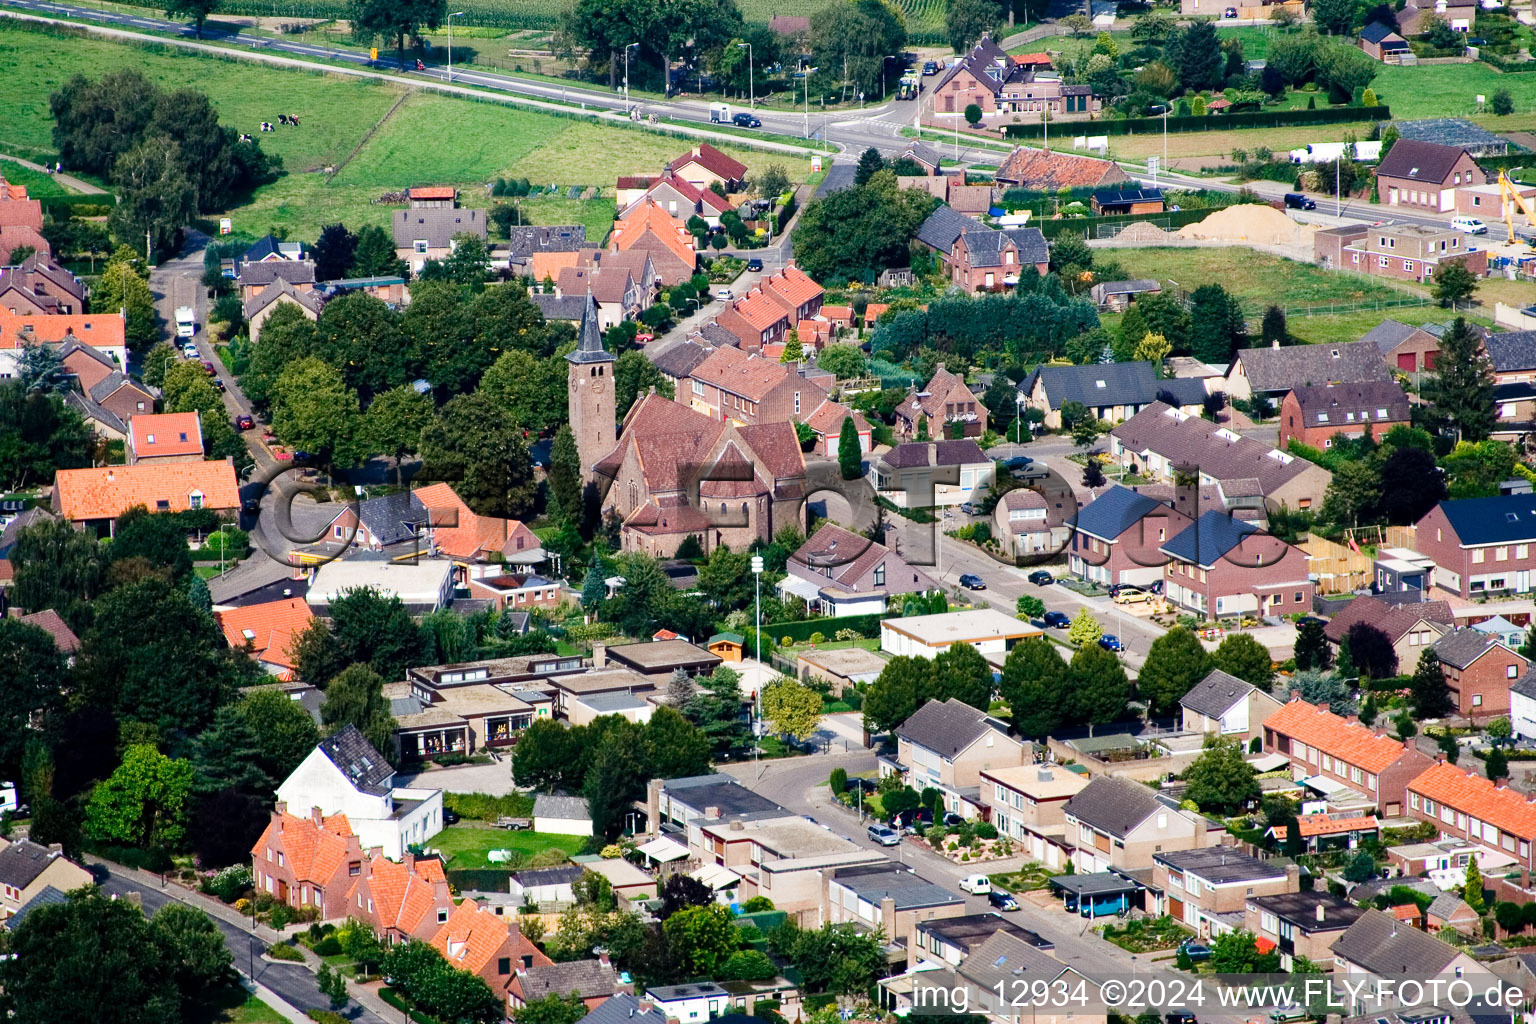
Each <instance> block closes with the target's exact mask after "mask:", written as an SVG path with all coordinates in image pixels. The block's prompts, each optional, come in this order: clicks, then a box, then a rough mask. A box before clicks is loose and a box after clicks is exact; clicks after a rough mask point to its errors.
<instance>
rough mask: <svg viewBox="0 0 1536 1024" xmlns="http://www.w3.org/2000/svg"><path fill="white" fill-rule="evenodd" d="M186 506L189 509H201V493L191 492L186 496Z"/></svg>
mask: <svg viewBox="0 0 1536 1024" xmlns="http://www.w3.org/2000/svg"><path fill="white" fill-rule="evenodd" d="M187 505H188V507H190V508H202V507H203V492H202V491H193V492H192V493H191V494H189V495H187Z"/></svg>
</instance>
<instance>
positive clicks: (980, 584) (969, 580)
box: [960, 572, 987, 590]
mask: <svg viewBox="0 0 1536 1024" xmlns="http://www.w3.org/2000/svg"><path fill="white" fill-rule="evenodd" d="M960 585H961V586H962V587H964V588H965V589H966V590H986V589H987V581H986V580H984V579H982V578H981V577H980V576H977V575H976V574H975V573H973V572H967V573H961V574H960Z"/></svg>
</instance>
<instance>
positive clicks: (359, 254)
mask: <svg viewBox="0 0 1536 1024" xmlns="http://www.w3.org/2000/svg"><path fill="white" fill-rule="evenodd" d="M406 271H407V268H406V265H405V261H404V260H402V259H400V258H399V257H398V256H396V255H395V240H394V239H393V238H392V237H390V233H389V231H388V229H386V228H382V227H379V226H378V225H377V224H366V225H364V226H363V227H361V228H359V229H358V231H357V249H356V250H355V252H354V255H353V257H352V268H351V269H350V270H349V271H348V274H349V275H350V276H352V277H404V276H406ZM263 334H265V332H263Z"/></svg>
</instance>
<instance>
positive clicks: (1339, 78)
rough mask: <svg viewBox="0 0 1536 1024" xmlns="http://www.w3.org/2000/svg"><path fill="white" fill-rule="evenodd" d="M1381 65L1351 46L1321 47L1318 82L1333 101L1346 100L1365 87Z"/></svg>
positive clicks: (1343, 101)
mask: <svg viewBox="0 0 1536 1024" xmlns="http://www.w3.org/2000/svg"><path fill="white" fill-rule="evenodd" d="M1379 67H1380V65H1379V64H1378V63H1377V62H1376V61H1374V60H1372V59H1371V58H1369V57H1367V56H1366V55H1365V54H1364V53H1362V52H1361V51H1360V50H1357V49H1355V48H1354V47H1353V46H1326V45H1325V46H1323V47H1322V48H1321V49H1319V50H1318V52H1317V81H1318V83H1319V84H1321V85H1326V86H1327V87H1328V98H1329V100H1331V101H1332V102H1334V103H1348V102H1350V101H1351V100H1352V99H1353V98H1354V95H1355V90H1356V89H1359V90H1362V91H1363V90H1364V89H1365V87H1366V86H1368V85H1370V84H1371V79H1373V78H1375V77H1376V72H1377V69H1378V68H1379Z"/></svg>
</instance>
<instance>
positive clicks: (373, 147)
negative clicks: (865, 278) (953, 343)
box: [0, 26, 809, 238]
mask: <svg viewBox="0 0 1536 1024" xmlns="http://www.w3.org/2000/svg"><path fill="white" fill-rule="evenodd" d="M0 59H4V60H6V61H7V62H8V64H9V66H10V67H11V68H12V69H13V70H14V71H15V72H16V73H17V75H18V79H17V81H16V83H15V84H14V86H13V87H12V88H11V89H10V90H9V95H8V97H7V116H6V117H3V118H0V153H5V152H18V153H29V154H30V153H47V152H50V145H51V142H50V133H51V128H52V119H51V116H50V115H49V112H48V96H49V94H50V93H52V92H53V91H54V90H55V89H56V88H58V87H59V86H60V85H61V84H63V82H65V81H66V80H68V78H69V77H70V76H72V75H73V74H75V73H77V72H79V73H86V74H91V75H99V74H102V73H104V72H106V71H110V70H113V69H116V68H120V67H134V68H137V69H139V70H140V71H142V72H143V73H144V74H145V75H146V76H147V77H149V78H151V79H153V80H154V81H156V82H159V83H160V84H162V85H164V86H166V87H167V88H173V87H181V86H190V87H193V88H197V89H200V90H202V91H204V92H206V93H207V94H208V95H209V97H210V99H211V100H212V102H213V103H214V105H215V106H216V107H217V108H218V110H219V116H220V119H221V120H222V121H223V122H224V123H226V124H229V125H231V126H232V127H237V128H240V129H242V130H253V131H254V129H255V128H256V127H257V125H258V124H259V122H261V121H263V120H267V121H274V122H275V121H276V120H277V115H278V113H290V114H296V115H298V117H299V121H300V126H299V127H297V128H286V127H279V130H278V131H275V132H271V133H264V134H261V135H258V136H257V137H258V138H259V139H260V140H261V144H262V147H263V148H264V149H267V150H268V151H269V152H273V153H276V154H278V155H279V156H281V157H282V158H283V163H284V166H285V167H286V169H287V171H288V173H287V174H286V175H285V176H284V177H282V178H280V179H279V180H278V181H276V182H274V183H273V184H271V185H267V186H264V187H263V188H261V189H258V190H257V192H256V194H255V196H254V197H253V199H252V201H251V202H250V203H249V204H247V205H246V206H243V207H240V208H238V209H235V210H230V211H226V212H227V214H228V215H229V216H230V217H232V218H233V219H234V221H235V226H236V229H237V230H242V231H247V230H248V231H252V232H255V233H262V232H265V231H266V230H268V229H269V228H273V227H285V228H288V229H289V230H290V231H292V232H294V233H295V235H296V236H297V237H301V238H313V237H314V236H315V235H316V234H317V233H318V231H319V228H320V226H321V225H323V224H329V223H335V222H337V221H342V222H344V223H346V224H347V225H349V226H351V227H353V228H354V229H356V228H357V227H359V226H362V225H364V224H379V225H387V224H388V223H389V218H390V211H391V209H392V208H391V207H390V206H387V205H374V204H373V202H372V201H373V200H375V199H377V198H378V197H379V196H380V195H382V194H383V193H385V192H391V191H396V190H399V189H401V188H404V187H406V186H408V185H414V184H421V183H423V182H432V183H439V184H453V185H458V186H461V187H462V188H465V189H466V190H472V189H483V187H484V186H485V184H486V183H487V182H488V181H490V180H491V179H493V178H496V177H508V178H513V177H523V178H527V179H529V180H530V181H531V182H532V183H533V184H535V185H545V186H547V185H551V184H554V185H560V186H562V187H563V188H568V187H570V186H573V185H579V186H584V187H585V186H597V187H598V188H600V189H602V192H603V193H604V198H601V199H599V200H597V201H596V202H592V203H583V202H581V201H579V200H570V199H566V198H563V197H561V198H556V197H553V196H551V197H547V198H538V199H534V200H531V201H528V204H527V205H526V206H525V207H524V209H525V210H526V212H527V213H528V214H529V216H530V218H531V219H533V220H534V221H535V222H538V223H550V222H553V221H552V220H547V219H546V218H556V217H558V218H559V222H560V223H582V224H587V225H588V231H589V237H598V238H601V237H602V236H603V235H604V234H606V229H607V226H608V225H609V224H611V223H612V216H613V181H614V177H615V176H616V175H619V174H638V173H652V172H655V171H658V170H660V168H661V167H662V165H663V164H664V163H665V162H666V161H667V160H669V159H671V158H674V157H677V156H679V155H681V154H682V153H684V152H686V150H687V149H688V148H689V146H690V142H689V141H688V140H686V139H682V138H674V137H671V136H666V135H660V134H656V133H652V132H645V131H637V130H633V129H629V128H624V127H618V126H610V125H604V124H597V123H593V122H592V121H591V120H584V119H581V118H579V117H562V116H558V115H553V114H543V113H538V112H534V111H528V110H520V109H517V108H515V107H510V106H506V105H503V104H499V103H481V102H475V101H471V100H461V99H455V98H451V97H445V96H439V95H435V94H432V93H426V92H414V91H413V92H410V93H409V94H406V93H404V92H403V91H402V90H401V89H400V88H399V87H396V86H393V85H387V84H382V83H376V82H371V81H369V80H358V79H353V78H349V77H344V76H340V75H326V74H307V73H305V72H296V71H287V70H279V69H275V68H265V67H261V66H258V65H252V64H248V63H244V62H241V61H236V60H233V59H223V58H217V57H206V56H200V55H191V54H185V53H180V52H176V51H169V50H167V51H160V50H158V49H144V48H141V47H135V46H124V45H119V44H115V43H109V42H105V41H101V40H96V39H90V38H85V39H80V38H70V37H66V36H63V35H56V34H49V33H39V32H31V31H26V30H20V29H14V28H6V27H3V26H0ZM402 95H404V97H405V98H404V102H398V101H400V100H401V97H402ZM397 102H398V106H397ZM386 115H388V116H387V117H386ZM380 122H382V123H380ZM376 125H377V130H376V131H374V133H373V135H372V136H371V137H368V140H367V142H366V144H363V145H361V148H359V145H360V143H362V142H363V139H364V138H365V136H368V133H369V131H370V130H373V129H374V128H375V126H376ZM448 138H451V139H452V140H453V142H452V144H451V145H447V144H445V143H444V140H445V139H448ZM10 147H14V148H10ZM721 148H722V149H724V150H725V151H726V152H728V153H730V154H731V155H732V156H733V157H735V158H736V159H738V160H740V161H742V162H743V163H745V164H746V165H747V166H748V167H749V168H751V169H752V170H753V171H760V170H762V169H763V168H764V167H766V166H767V165H768V164H770V163H778V164H780V165H782V166H783V167H784V168H785V170H786V171H787V172H788V173H789V175H790V177H791V178H794V179H803V178H804V177H805V175H806V173H807V172H808V170H809V162H808V160H806V161H802V160H800V159H796V158H794V157H792V156H791V155H789V154H770V153H765V152H761V151H757V150H749V149H744V148H740V147H733V146H729V145H726V146H722V147H721ZM354 151H355V153H354ZM326 167H335V168H337V171H336V173H335V174H334V175H327V174H326V173H324V168H326ZM467 194H468V195H475V193H473V192H469V193H467ZM479 195H484V193H483V192H480V193H479Z"/></svg>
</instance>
